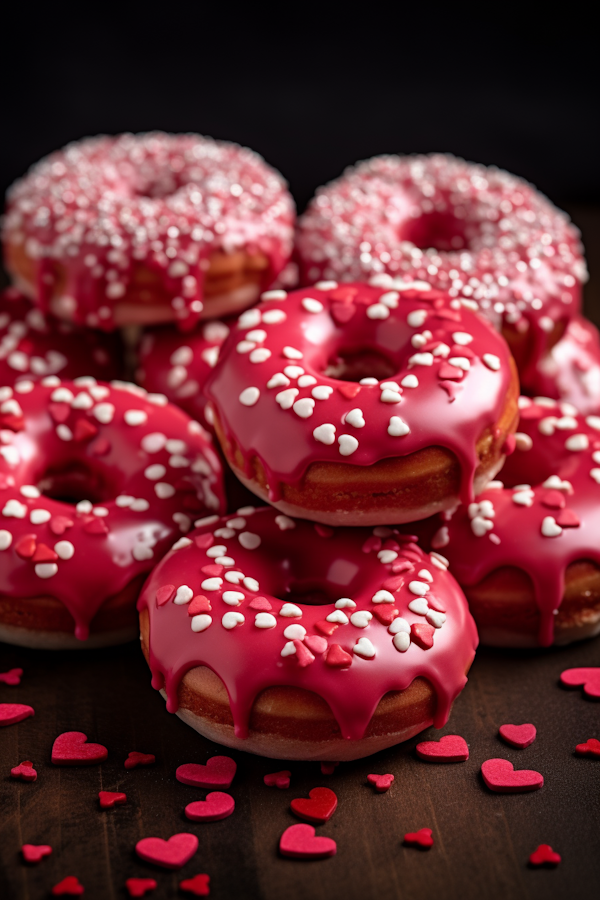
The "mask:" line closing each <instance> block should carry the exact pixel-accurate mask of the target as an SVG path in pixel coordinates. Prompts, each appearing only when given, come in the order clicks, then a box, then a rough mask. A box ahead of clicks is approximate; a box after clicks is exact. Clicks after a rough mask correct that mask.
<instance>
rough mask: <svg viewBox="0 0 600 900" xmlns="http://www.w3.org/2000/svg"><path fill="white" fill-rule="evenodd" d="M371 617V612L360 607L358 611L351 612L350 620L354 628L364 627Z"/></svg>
mask: <svg viewBox="0 0 600 900" xmlns="http://www.w3.org/2000/svg"><path fill="white" fill-rule="evenodd" d="M372 618H373V614H372V613H370V612H369V611H368V610H366V609H360V610H359V611H358V612H355V613H352V615H351V616H350V621H351V622H352V624H353V625H354V627H355V628H366V627H367V625H368V624H369V622H370V621H371V619H372Z"/></svg>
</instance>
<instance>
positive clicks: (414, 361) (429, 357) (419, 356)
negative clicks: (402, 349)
mask: <svg viewBox="0 0 600 900" xmlns="http://www.w3.org/2000/svg"><path fill="white" fill-rule="evenodd" d="M408 364H409V366H432V365H433V353H414V354H413V355H412V356H411V357H410V359H409V360H408Z"/></svg>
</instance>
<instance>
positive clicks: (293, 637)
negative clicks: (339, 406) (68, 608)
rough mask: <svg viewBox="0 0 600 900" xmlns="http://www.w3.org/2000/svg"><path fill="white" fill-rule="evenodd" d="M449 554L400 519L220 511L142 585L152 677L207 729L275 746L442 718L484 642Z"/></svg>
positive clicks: (325, 744) (312, 754) (403, 735)
mask: <svg viewBox="0 0 600 900" xmlns="http://www.w3.org/2000/svg"><path fill="white" fill-rule="evenodd" d="M446 567H447V562H446V560H445V559H444V557H443V556H440V555H439V554H437V553H432V554H431V555H428V554H425V553H423V551H422V550H421V549H420V548H419V547H418V546H417V545H416V544H414V543H412V542H411V539H410V537H406V536H400V535H398V533H397V531H395V530H393V529H391V528H381V527H380V528H375V529H374V530H370V529H359V528H356V529H335V530H334V529H332V528H328V527H324V526H322V525H314V524H312V523H310V522H306V521H302V520H294V519H291V518H289V517H288V516H285V515H282V514H278V513H277V512H276V510H274V509H272V508H270V507H263V508H262V509H258V510H254V509H253V507H247V508H243V509H239V510H238V511H237V513H235V514H234V515H233V516H229V517H227V518H226V519H218V518H217V517H216V516H214V517H211V518H209V519H206V520H205V523H204V525H202V527H200V528H199V529H198V530H196V531H194V532H193V533H191V534H190V535H189V536H188V537H186V538H183V539H182V540H180V541H179V543H178V545H177V548H174V549H173V550H172V552H171V553H169V554H167V556H166V557H165V558H164V559H163V560H162V561H161V563H160V564H159V565H158V566H157V567H156V568H155V569H154V571H153V572H152V575H151V576H150V578H149V580H148V581H147V583H146V585H145V586H144V590H143V592H142V594H141V596H140V600H139V603H138V609H139V610H140V624H141V637H142V648H143V650H144V653H145V655H146V658H147V659H148V661H149V664H150V668H151V670H152V684H153V686H154V687H155V688H158V689H161V690H163V694H164V695H165V696H166V699H167V709H168V710H169V711H170V712H176V713H177V714H178V715H179V716H180V717H181V718H182V719H183V720H184V721H185V722H187V723H188V724H189V725H191V726H192V727H193V728H195V729H196V730H197V731H199V732H200V733H201V734H203V735H205V736H206V737H208V738H209V739H210V740H214V741H218V742H219V743H222V744H226V745H227V746H229V747H235V748H237V749H239V750H247V751H249V752H251V753H258V754H262V755H264V756H269V757H273V758H279V759H318V760H327V759H330V760H341V759H356V758H358V757H361V756H367V755H368V754H370V753H374V752H376V751H377V750H381V749H382V748H384V747H389V746H391V745H392V744H396V743H398V742H399V741H402V740H407V739H408V738H409V737H412V736H413V735H414V734H416V733H418V732H419V731H421V730H422V729H423V728H426V727H428V726H429V725H431V724H432V722H433V724H434V725H435V726H436V727H438V728H439V727H441V726H442V725H444V724H445V723H446V721H447V719H448V715H449V713H450V708H451V705H452V703H453V701H454V700H455V698H456V697H457V695H458V694H459V693H460V691H461V690H462V688H463V687H464V685H465V683H466V672H467V671H468V669H469V667H470V665H471V662H472V661H473V656H474V653H475V649H476V646H477V633H476V630H475V626H474V623H473V620H472V619H471V616H470V615H469V612H468V608H467V604H466V602H465V599H464V595H463V593H462V591H461V590H460V588H459V587H458V585H457V584H456V582H455V581H454V579H453V578H452V576H451V575H450V574H449V573H448V572H447V571H446Z"/></svg>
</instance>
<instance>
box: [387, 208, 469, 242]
mask: <svg viewBox="0 0 600 900" xmlns="http://www.w3.org/2000/svg"><path fill="white" fill-rule="evenodd" d="M475 231H477V232H478V231H479V229H476V228H475V229H474V227H473V223H472V222H469V223H467V222H465V220H464V219H460V218H458V217H457V216H456V215H455V214H454V213H453V212H452V211H451V210H444V211H441V210H434V211H433V212H429V213H422V214H421V215H418V216H416V217H415V218H412V219H407V220H406V221H405V222H403V223H402V225H401V226H400V233H399V235H398V236H399V239H400V240H401V241H409V242H410V243H411V244H414V245H415V247H419V248H420V249H421V250H427V249H429V248H431V249H433V250H442V251H446V252H447V251H449V250H468V249H470V245H471V241H472V240H473V238H474V237H475V236H476V235H475Z"/></svg>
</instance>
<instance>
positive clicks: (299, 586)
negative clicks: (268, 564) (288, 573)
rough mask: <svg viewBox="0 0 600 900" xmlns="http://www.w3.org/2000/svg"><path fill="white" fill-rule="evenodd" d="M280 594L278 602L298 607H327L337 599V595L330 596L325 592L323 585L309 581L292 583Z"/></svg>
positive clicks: (329, 593)
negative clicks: (283, 601)
mask: <svg viewBox="0 0 600 900" xmlns="http://www.w3.org/2000/svg"><path fill="white" fill-rule="evenodd" d="M281 594H282V596H280V597H279V599H280V600H285V601H286V602H287V603H296V604H297V605H298V606H327V605H328V604H331V603H335V601H336V600H338V599H339V597H338V594H337V593H335V594H333V595H332V593H331V592H330V591H327V590H326V587H325V585H323V584H322V583H321V582H317V581H315V580H311V579H299V580H298V581H292V582H291V583H290V584H288V585H287V590H286V591H285V592H283V591H282V592H281Z"/></svg>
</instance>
